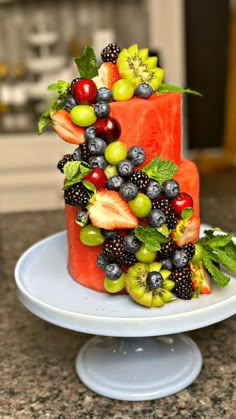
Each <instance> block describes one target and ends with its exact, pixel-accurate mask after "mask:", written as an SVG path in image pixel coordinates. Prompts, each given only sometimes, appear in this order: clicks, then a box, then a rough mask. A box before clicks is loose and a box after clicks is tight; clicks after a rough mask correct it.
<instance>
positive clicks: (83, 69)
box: [74, 45, 98, 79]
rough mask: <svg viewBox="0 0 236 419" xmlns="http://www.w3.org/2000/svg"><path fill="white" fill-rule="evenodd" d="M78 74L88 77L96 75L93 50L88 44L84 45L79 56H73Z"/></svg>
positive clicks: (95, 61)
mask: <svg viewBox="0 0 236 419" xmlns="http://www.w3.org/2000/svg"><path fill="white" fill-rule="evenodd" d="M74 62H75V64H76V65H77V68H78V70H79V73H80V76H81V77H84V78H88V79H92V78H93V77H95V76H97V75H98V66H97V60H96V56H95V54H94V50H93V48H92V47H91V46H90V45H86V46H85V48H84V51H83V55H81V57H76V58H74Z"/></svg>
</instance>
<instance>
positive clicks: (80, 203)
mask: <svg viewBox="0 0 236 419" xmlns="http://www.w3.org/2000/svg"><path fill="white" fill-rule="evenodd" d="M64 199H65V203H66V204H68V205H72V206H74V207H86V205H87V204H88V201H89V194H88V192H87V190H86V188H85V187H84V185H83V184H82V183H81V182H78V183H75V184H74V185H72V186H70V187H69V188H66V189H65V190H64Z"/></svg>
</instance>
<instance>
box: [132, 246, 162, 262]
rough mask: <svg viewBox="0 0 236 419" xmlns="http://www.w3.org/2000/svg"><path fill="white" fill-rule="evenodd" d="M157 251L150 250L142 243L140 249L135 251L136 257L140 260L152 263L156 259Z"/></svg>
mask: <svg viewBox="0 0 236 419" xmlns="http://www.w3.org/2000/svg"><path fill="white" fill-rule="evenodd" d="M156 255H157V252H153V251H151V250H148V249H147V248H146V247H145V244H144V243H142V244H141V246H140V248H139V250H138V251H137V252H136V253H135V257H136V259H137V260H139V262H143V263H152V262H153V261H154V260H155V259H156Z"/></svg>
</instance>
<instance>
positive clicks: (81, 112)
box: [70, 105, 97, 127]
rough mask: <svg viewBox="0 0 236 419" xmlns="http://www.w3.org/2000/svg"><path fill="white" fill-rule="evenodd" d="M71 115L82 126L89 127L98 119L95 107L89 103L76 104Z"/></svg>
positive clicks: (73, 120) (75, 122)
mask: <svg viewBox="0 0 236 419" xmlns="http://www.w3.org/2000/svg"><path fill="white" fill-rule="evenodd" d="M70 117H71V120H72V122H74V124H76V125H79V126H80V127H88V126H89V125H92V124H93V123H94V122H95V121H96V119H97V117H96V115H95V112H94V108H93V107H92V106H89V105H77V106H74V108H72V109H71V112H70Z"/></svg>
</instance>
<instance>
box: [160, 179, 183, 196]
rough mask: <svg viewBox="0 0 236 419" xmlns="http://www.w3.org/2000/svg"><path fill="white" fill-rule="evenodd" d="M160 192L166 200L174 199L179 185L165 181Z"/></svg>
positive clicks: (172, 180) (170, 180)
mask: <svg viewBox="0 0 236 419" xmlns="http://www.w3.org/2000/svg"><path fill="white" fill-rule="evenodd" d="M162 190H163V192H164V194H165V196H166V197H167V198H171V199H172V198H175V197H176V196H177V195H178V194H179V184H178V182H176V180H174V179H169V180H166V181H165V182H164V183H163V185H162Z"/></svg>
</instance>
